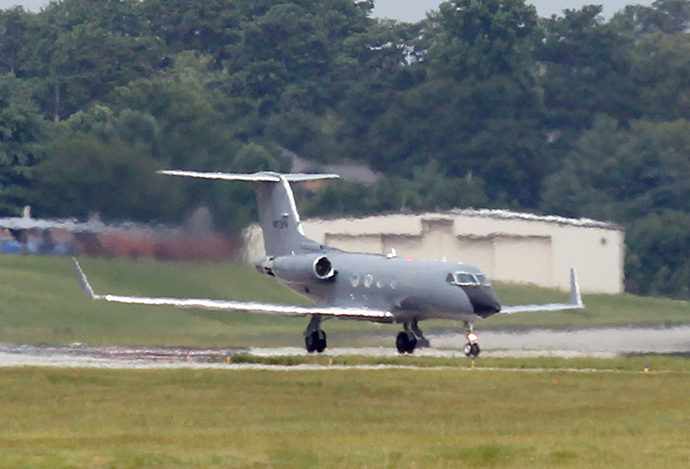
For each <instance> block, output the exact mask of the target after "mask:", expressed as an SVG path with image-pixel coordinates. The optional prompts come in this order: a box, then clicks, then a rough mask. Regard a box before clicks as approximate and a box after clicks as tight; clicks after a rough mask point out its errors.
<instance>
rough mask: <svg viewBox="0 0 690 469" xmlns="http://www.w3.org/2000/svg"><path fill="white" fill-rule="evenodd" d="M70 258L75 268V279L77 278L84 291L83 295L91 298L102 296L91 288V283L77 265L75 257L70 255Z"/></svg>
mask: <svg viewBox="0 0 690 469" xmlns="http://www.w3.org/2000/svg"><path fill="white" fill-rule="evenodd" d="M72 260H73V261H74V268H75V269H76V270H77V280H79V285H80V286H81V289H82V291H83V292H84V295H86V296H87V297H89V298H91V299H92V300H99V299H101V298H102V297H101V296H100V295H96V294H95V293H94V291H93V288H91V284H90V283H89V279H87V278H86V274H85V273H84V271H83V270H82V269H81V266H80V265H79V261H77V258H76V257H72Z"/></svg>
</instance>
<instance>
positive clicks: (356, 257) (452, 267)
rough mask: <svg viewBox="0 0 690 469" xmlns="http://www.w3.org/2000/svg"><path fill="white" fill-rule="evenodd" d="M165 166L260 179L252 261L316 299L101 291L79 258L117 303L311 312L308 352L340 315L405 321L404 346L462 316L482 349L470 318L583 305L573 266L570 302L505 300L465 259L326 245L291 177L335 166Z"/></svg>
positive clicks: (403, 349) (472, 346)
mask: <svg viewBox="0 0 690 469" xmlns="http://www.w3.org/2000/svg"><path fill="white" fill-rule="evenodd" d="M159 173H161V174H166V175H172V176H182V177H193V178H205V179H219V180H226V181H248V182H252V183H254V184H255V185H256V195H257V201H258V204H259V222H260V225H261V228H262V230H263V237H264V246H265V249H266V257H263V258H261V259H259V260H257V261H256V262H255V263H254V265H255V266H256V268H257V269H258V270H259V272H261V273H263V274H265V275H268V276H270V277H274V278H275V279H276V280H278V281H279V282H281V283H283V284H284V285H286V286H287V287H288V288H290V289H291V290H293V291H295V292H297V293H298V294H300V295H303V296H306V297H308V298H310V299H311V300H313V301H314V302H316V303H317V305H314V306H295V305H281V304H267V303H255V302H237V301H219V300H209V299H191V298H146V297H136V296H120V295H97V294H95V293H94V291H93V289H92V288H91V285H90V284H89V282H88V280H87V278H86V275H85V274H84V272H83V270H82V269H81V267H80V266H79V263H78V262H77V260H76V259H75V260H74V262H75V266H76V268H77V272H78V277H79V280H80V283H81V286H82V288H83V290H84V292H85V293H86V295H87V296H89V297H90V298H92V299H94V300H105V301H111V302H117V303H132V304H149V305H172V306H177V307H181V308H203V309H209V310H226V311H248V312H251V313H264V314H275V315H283V316H310V317H311V320H310V321H309V325H308V326H307V328H306V330H305V331H304V338H305V345H306V348H307V350H308V351H309V352H319V353H320V352H323V351H324V350H325V349H326V333H325V332H324V331H323V330H322V329H321V323H322V321H323V320H324V319H328V318H332V317H337V318H343V319H358V320H366V321H372V322H378V323H398V324H402V325H403V331H401V332H400V333H399V334H398V336H397V339H396V346H397V349H398V351H399V352H400V353H412V352H413V351H414V349H415V348H416V347H417V346H428V345H429V342H428V340H427V339H426V338H425V337H424V335H423V333H422V331H421V329H420V328H419V325H418V323H419V321H422V320H424V319H452V320H456V321H462V322H464V324H465V327H466V330H467V341H468V342H467V345H466V346H465V353H466V354H467V355H468V356H469V357H471V358H475V357H476V356H477V355H478V354H479V345H478V344H477V335H476V334H475V333H474V331H473V324H474V323H475V322H476V321H477V320H479V319H485V318H488V317H489V316H493V315H494V314H498V313H504V314H505V313H507V314H512V313H519V312H530V311H558V310H567V309H578V308H583V307H584V304H583V303H582V297H581V296H580V291H579V287H578V284H577V278H576V274H575V271H574V270H573V271H571V291H570V302H569V303H554V304H545V305H523V306H512V307H511V306H509V307H502V306H501V303H500V301H499V299H498V296H497V295H496V293H495V292H494V290H493V288H492V287H491V283H490V282H489V279H488V278H487V277H486V275H484V274H483V273H482V272H481V270H479V269H478V268H476V267H473V266H471V265H467V264H459V263H453V262H445V261H430V260H417V259H408V258H401V257H397V256H395V255H393V254H390V255H387V256H384V255H377V254H363V253H351V252H345V251H342V250H339V249H335V248H332V247H328V246H324V245H321V244H319V243H317V242H315V241H313V240H311V239H309V238H307V237H306V236H305V235H304V231H303V230H302V226H301V224H300V218H299V214H298V213H297V207H296V206H295V200H294V197H293V193H292V189H291V188H290V183H299V182H305V181H315V180H323V179H333V178H337V177H338V176H337V175H335V174H279V173H274V172H259V173H254V174H228V173H200V172H193V171H159Z"/></svg>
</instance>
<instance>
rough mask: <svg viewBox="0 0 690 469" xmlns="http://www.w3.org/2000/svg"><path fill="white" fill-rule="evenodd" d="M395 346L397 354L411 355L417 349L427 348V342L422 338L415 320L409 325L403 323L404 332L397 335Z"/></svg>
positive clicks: (422, 335) (422, 334)
mask: <svg viewBox="0 0 690 469" xmlns="http://www.w3.org/2000/svg"><path fill="white" fill-rule="evenodd" d="M395 346H396V347H397V348H398V352H399V353H412V352H414V349H415V348H417V347H428V346H429V341H428V340H427V339H426V337H424V333H423V332H422V330H421V329H420V328H419V325H418V324H417V320H416V319H414V320H413V321H412V322H411V323H408V322H406V323H405V330H404V331H401V332H400V333H399V334H398V337H397V338H396V339H395Z"/></svg>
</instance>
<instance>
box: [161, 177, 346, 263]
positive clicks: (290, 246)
mask: <svg viewBox="0 0 690 469" xmlns="http://www.w3.org/2000/svg"><path fill="white" fill-rule="evenodd" d="M158 173H159V174H167V175H170V176H182V177H193V178H202V179H219V180H224V181H248V182H253V183H256V200H257V202H258V204H259V224H260V225H261V230H262V231H263V236H264V248H265V249H266V255H267V256H269V257H278V256H286V255H290V254H302V253H305V252H312V251H314V250H317V249H319V244H318V243H316V242H315V241H313V240H311V239H309V238H307V237H306V236H305V235H304V230H303V229H302V224H301V222H300V219H299V213H297V206H296V205H295V197H294V195H293V193H292V189H291V188H290V183H291V182H295V183H297V182H307V181H318V180H324V179H336V178H338V177H339V176H338V175H337V174H302V173H293V174H281V173H274V172H268V171H267V172H259V173H253V174H236V173H203V172H196V171H176V170H165V171H158Z"/></svg>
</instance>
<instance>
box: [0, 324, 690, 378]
mask: <svg viewBox="0 0 690 469" xmlns="http://www.w3.org/2000/svg"><path fill="white" fill-rule="evenodd" d="M429 339H430V341H431V344H432V346H433V347H432V348H423V349H417V350H416V351H415V355H419V356H435V357H448V358H459V359H466V357H465V355H464V353H463V352H462V347H463V345H464V343H465V339H464V336H462V335H458V334H444V335H429ZM479 343H480V345H481V347H482V355H481V357H534V356H554V357H600V358H609V357H616V356H620V355H625V354H630V353H688V354H690V326H680V327H673V328H601V329H577V330H569V331H554V330H548V329H532V330H526V331H519V332H508V331H481V332H480V337H479ZM238 353H247V354H250V355H256V356H285V355H294V356H299V355H307V352H306V351H305V350H304V349H303V348H300V347H280V348H236V347H234V348H233V347H227V348H188V347H133V346H87V345H81V344H72V345H69V346H50V345H18V344H7V343H4V344H3V343H0V367H19V366H39V367H78V368H111V369H165V368H195V369H208V368H219V369H228V368H239V369H248V368H258V369H263V368H269V369H270V368H275V367H271V366H266V365H248V364H231V363H230V364H229V363H227V361H226V357H227V356H230V355H235V354H238ZM325 355H327V356H339V355H368V356H396V355H398V353H397V351H396V350H395V348H394V347H393V346H392V345H391V346H390V347H364V348H350V347H335V348H328V349H327V350H326V352H325ZM300 368H309V366H308V365H307V366H301V367H300ZM374 368H375V367H374Z"/></svg>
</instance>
